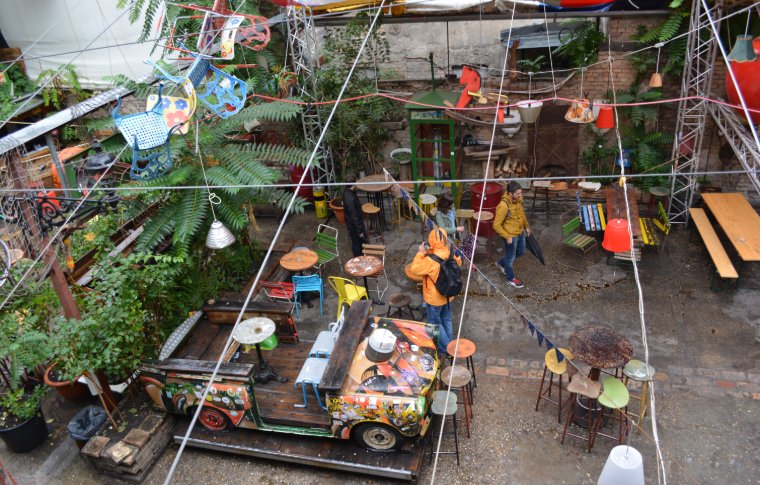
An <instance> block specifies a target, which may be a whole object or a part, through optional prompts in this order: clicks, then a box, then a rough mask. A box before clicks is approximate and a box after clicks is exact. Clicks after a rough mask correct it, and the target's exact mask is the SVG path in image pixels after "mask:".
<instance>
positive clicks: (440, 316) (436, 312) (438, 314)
mask: <svg viewBox="0 0 760 485" xmlns="http://www.w3.org/2000/svg"><path fill="white" fill-rule="evenodd" d="M427 321H428V323H430V324H432V325H436V326H437V327H438V329H439V331H440V334H439V336H438V351H439V352H441V353H446V347H447V346H448V345H449V342H451V339H452V338H454V337H453V330H452V326H453V324H452V322H451V306H450V304H449V305H441V306H434V305H427Z"/></svg>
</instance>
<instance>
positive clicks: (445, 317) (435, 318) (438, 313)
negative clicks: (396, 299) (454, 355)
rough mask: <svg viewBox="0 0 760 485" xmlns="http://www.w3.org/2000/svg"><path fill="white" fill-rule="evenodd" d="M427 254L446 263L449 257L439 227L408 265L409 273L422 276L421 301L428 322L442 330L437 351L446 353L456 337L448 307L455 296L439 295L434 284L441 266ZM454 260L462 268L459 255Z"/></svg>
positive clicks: (443, 236)
mask: <svg viewBox="0 0 760 485" xmlns="http://www.w3.org/2000/svg"><path fill="white" fill-rule="evenodd" d="M428 254H435V255H436V256H438V257H439V258H441V259H442V260H444V261H445V260H447V259H448V258H449V244H448V239H447V235H446V231H445V230H444V229H441V228H437V229H433V230H432V231H430V234H429V235H428V243H427V244H425V243H423V244H420V247H419V249H418V251H417V254H416V255H415V256H414V260H413V261H412V262H411V264H410V265H409V272H410V273H414V274H416V275H417V276H421V277H422V298H423V299H424V300H425V303H426V304H427V321H428V323H430V324H433V325H436V326H438V328H439V329H440V332H439V337H438V351H439V352H441V353H444V354H445V353H446V347H447V346H448V345H449V342H451V340H452V339H453V338H454V334H453V328H452V327H453V324H452V321H451V308H450V307H449V305H448V303H449V302H450V301H451V300H453V299H454V297H453V296H452V297H450V298H448V299H447V298H446V297H445V296H443V295H441V294H440V293H438V290H437V289H436V288H435V282H436V281H437V280H438V273H439V272H440V271H441V265H440V264H438V262H436V261H435V260H433V259H432V258H428V257H427V255H428ZM454 260H455V261H456V262H457V264H458V265H459V266H461V265H462V258H460V257H459V256H456V255H455V256H454Z"/></svg>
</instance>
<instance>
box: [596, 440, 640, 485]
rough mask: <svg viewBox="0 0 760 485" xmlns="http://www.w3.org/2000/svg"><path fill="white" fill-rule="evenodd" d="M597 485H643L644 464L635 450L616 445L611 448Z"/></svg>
mask: <svg viewBox="0 0 760 485" xmlns="http://www.w3.org/2000/svg"><path fill="white" fill-rule="evenodd" d="M597 483H598V485H644V483H645V481H644V463H643V459H642V457H641V453H639V451H638V450H637V449H635V448H632V447H630V446H626V445H618V446H616V447H614V448H612V451H610V455H609V456H608V457H607V461H606V462H605V464H604V468H603V469H602V473H601V474H600V475H599V481H598V482H597Z"/></svg>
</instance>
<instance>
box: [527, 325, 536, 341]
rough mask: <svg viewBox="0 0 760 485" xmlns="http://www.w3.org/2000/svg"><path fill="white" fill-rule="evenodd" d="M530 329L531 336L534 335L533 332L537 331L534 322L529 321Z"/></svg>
mask: <svg viewBox="0 0 760 485" xmlns="http://www.w3.org/2000/svg"><path fill="white" fill-rule="evenodd" d="M528 330H530V335H531V337H532V336H533V333H534V332H535V331H536V326H535V325H533V322H531V321H528Z"/></svg>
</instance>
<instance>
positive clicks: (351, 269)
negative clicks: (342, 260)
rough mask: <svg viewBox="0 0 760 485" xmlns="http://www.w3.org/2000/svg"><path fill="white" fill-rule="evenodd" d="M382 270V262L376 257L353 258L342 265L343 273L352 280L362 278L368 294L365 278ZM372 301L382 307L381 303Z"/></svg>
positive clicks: (375, 300)
mask: <svg viewBox="0 0 760 485" xmlns="http://www.w3.org/2000/svg"><path fill="white" fill-rule="evenodd" d="M382 270H383V261H382V260H381V259H380V258H378V257H376V256H357V257H355V258H352V259H349V260H348V261H346V264H344V265H343V271H345V272H346V273H347V274H349V275H351V276H353V277H354V278H362V279H363V280H364V287H365V288H367V293H369V286H367V276H372V275H376V274H378V273H380V272H381V271H382ZM372 301H373V302H374V303H375V304H376V305H383V304H384V303H383V302H382V301H379V300H377V299H375V298H373V299H372Z"/></svg>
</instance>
